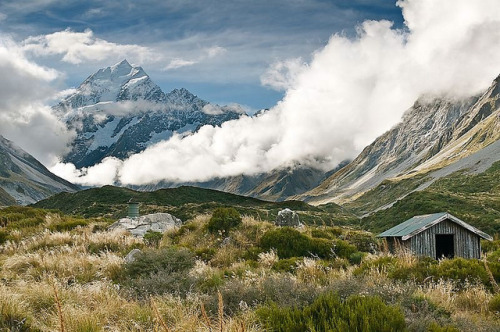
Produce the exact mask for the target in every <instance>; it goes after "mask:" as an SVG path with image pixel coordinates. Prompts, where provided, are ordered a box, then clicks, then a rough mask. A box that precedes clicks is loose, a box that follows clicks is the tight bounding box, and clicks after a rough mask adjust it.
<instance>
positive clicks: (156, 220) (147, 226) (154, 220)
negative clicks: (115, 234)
mask: <svg viewBox="0 0 500 332" xmlns="http://www.w3.org/2000/svg"><path fill="white" fill-rule="evenodd" d="M181 225H182V221H181V220H180V219H178V218H176V217H174V216H172V215H171V214H169V213H153V214H148V215H145V216H140V217H137V218H122V219H120V220H118V221H117V222H115V223H113V224H112V225H111V226H109V228H108V229H109V230H112V229H115V228H122V229H125V230H127V231H129V232H130V233H132V235H134V236H136V237H141V238H142V237H144V234H146V232H147V231H149V230H151V231H153V232H160V233H163V232H165V231H166V230H169V229H172V228H175V227H179V226H181Z"/></svg>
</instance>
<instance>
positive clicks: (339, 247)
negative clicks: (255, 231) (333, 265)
mask: <svg viewBox="0 0 500 332" xmlns="http://www.w3.org/2000/svg"><path fill="white" fill-rule="evenodd" d="M259 246H260V247H261V248H262V249H263V250H264V251H267V250H270V249H276V252H277V254H278V256H279V257H280V258H291V257H303V256H317V257H320V258H331V257H332V256H334V255H337V256H340V257H349V255H350V254H352V253H353V252H354V251H355V248H354V247H353V246H351V245H349V244H348V243H347V242H345V241H342V240H337V241H334V242H332V241H329V240H325V239H321V238H314V239H313V238H310V237H308V236H307V235H305V234H302V233H301V232H299V231H297V230H296V229H293V228H290V227H282V228H277V229H273V230H270V231H267V232H266V233H265V234H264V235H263V236H262V237H261V239H260V242H259Z"/></svg>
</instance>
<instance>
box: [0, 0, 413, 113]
mask: <svg viewBox="0 0 500 332" xmlns="http://www.w3.org/2000/svg"><path fill="white" fill-rule="evenodd" d="M380 19H386V20H390V21H393V22H394V23H395V24H394V26H395V27H396V28H400V27H402V26H403V18H402V15H401V10H400V8H398V7H397V6H396V5H395V2H393V1H387V0H382V1H380V0H379V1H368V0H355V1H349V0H335V1H320V0H274V1H273V0H266V1H261V0H255V1H210V0H208V1H189V0H173V1H156V0H149V1H115V0H107V1H103V0H91V1H64V0H33V1H2V2H1V3H0V31H1V32H2V34H4V35H8V36H10V37H11V38H12V39H13V40H15V41H16V42H19V43H23V42H24V41H25V40H26V39H27V38H29V37H34V36H48V35H51V34H54V33H57V32H61V31H70V32H72V33H83V32H84V31H89V30H90V31H91V32H92V38H93V39H92V40H102V41H105V42H108V43H112V44H113V45H129V46H131V47H130V48H124V49H122V50H120V51H117V52H110V53H109V54H108V55H103V56H100V57H97V58H91V57H85V56H82V57H81V58H80V59H79V61H78V63H76V62H77V61H67V59H66V60H64V59H63V58H64V53H61V52H59V53H58V52H54V51H47V50H45V53H44V54H40V52H39V53H36V52H33V53H32V54H31V55H30V57H31V59H32V60H33V61H35V62H36V63H38V64H41V65H44V66H47V67H49V68H54V69H56V70H57V71H59V72H61V73H63V76H62V77H63V79H61V80H60V81H59V83H58V84H59V88H60V89H64V88H68V87H72V86H77V85H78V84H79V83H80V82H82V81H83V80H84V79H85V78H86V77H87V76H88V75H90V74H91V73H93V72H94V71H96V70H97V69H98V68H101V67H105V66H109V65H112V64H114V63H116V62H118V61H120V60H122V58H123V57H126V58H127V59H128V60H129V61H130V62H131V63H134V64H138V65H141V66H143V68H144V69H145V70H146V72H147V73H148V74H149V75H150V76H151V77H152V79H153V80H154V81H155V82H156V83H157V84H159V85H160V86H161V88H162V89H163V90H164V91H166V92H168V91H170V90H172V89H174V88H180V87H185V88H187V89H189V90H190V91H192V92H193V93H195V94H197V95H198V96H200V97H201V98H203V99H206V100H208V101H211V102H216V103H220V104H227V103H233V102H234V103H240V104H243V105H247V106H249V107H250V108H251V109H260V108H269V107H272V106H274V105H275V104H276V103H277V102H278V101H279V100H280V99H282V97H283V94H284V91H277V90H276V89H273V88H271V87H269V86H263V84H262V83H261V76H262V75H263V74H264V73H265V72H266V70H267V69H268V68H269V66H271V65H272V64H273V63H276V62H278V61H284V60H287V59H294V58H301V60H302V61H303V62H305V63H307V62H309V61H310V59H311V54H312V53H313V52H315V51H316V50H318V49H321V48H322V47H324V46H325V45H326V44H327V43H328V40H329V38H330V37H331V36H332V35H333V34H341V35H344V36H348V37H349V36H355V35H356V30H355V29H356V26H358V25H359V24H360V23H362V22H363V21H365V20H380ZM62 40H64V39H62ZM133 46H140V47H144V48H146V49H147V51H148V52H147V53H148V54H147V55H144V54H142V53H141V52H134V51H130V50H133Z"/></svg>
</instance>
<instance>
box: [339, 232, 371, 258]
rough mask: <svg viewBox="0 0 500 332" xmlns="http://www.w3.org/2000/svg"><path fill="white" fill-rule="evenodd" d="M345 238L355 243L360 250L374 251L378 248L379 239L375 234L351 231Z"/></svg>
mask: <svg viewBox="0 0 500 332" xmlns="http://www.w3.org/2000/svg"><path fill="white" fill-rule="evenodd" d="M345 239H346V240H347V241H349V243H351V244H352V245H354V246H355V247H356V249H358V251H363V252H371V253H374V252H375V251H376V249H377V248H378V242H377V239H376V238H375V237H374V236H373V234H367V233H358V232H350V233H349V234H348V235H347V236H346V238H345Z"/></svg>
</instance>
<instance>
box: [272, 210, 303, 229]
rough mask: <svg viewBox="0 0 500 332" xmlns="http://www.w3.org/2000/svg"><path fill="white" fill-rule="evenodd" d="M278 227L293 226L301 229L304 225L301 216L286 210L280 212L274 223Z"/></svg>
mask: <svg viewBox="0 0 500 332" xmlns="http://www.w3.org/2000/svg"><path fill="white" fill-rule="evenodd" d="M274 224H275V225H276V226H292V227H299V226H301V225H302V224H301V223H300V220H299V215H298V214H297V213H295V212H294V211H292V210H290V209H284V210H281V211H280V212H278V216H277V217H276V221H275V222H274Z"/></svg>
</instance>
